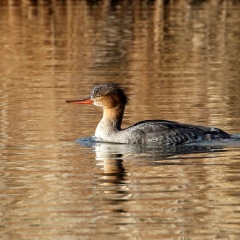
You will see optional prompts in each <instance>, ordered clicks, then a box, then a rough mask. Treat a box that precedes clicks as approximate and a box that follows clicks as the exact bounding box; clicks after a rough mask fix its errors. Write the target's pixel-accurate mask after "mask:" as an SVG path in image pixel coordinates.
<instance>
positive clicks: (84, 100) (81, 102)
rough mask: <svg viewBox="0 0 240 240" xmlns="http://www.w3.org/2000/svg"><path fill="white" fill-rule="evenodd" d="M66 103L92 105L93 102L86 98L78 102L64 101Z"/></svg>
mask: <svg viewBox="0 0 240 240" xmlns="http://www.w3.org/2000/svg"><path fill="white" fill-rule="evenodd" d="M66 103H75V104H92V103H93V100H92V99H91V98H90V97H88V98H85V99H80V100H66Z"/></svg>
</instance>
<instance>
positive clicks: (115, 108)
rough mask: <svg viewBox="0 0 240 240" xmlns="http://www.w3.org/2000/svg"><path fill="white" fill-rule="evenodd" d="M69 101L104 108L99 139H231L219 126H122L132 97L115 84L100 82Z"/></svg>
mask: <svg viewBox="0 0 240 240" xmlns="http://www.w3.org/2000/svg"><path fill="white" fill-rule="evenodd" d="M66 102H67V103H74V104H93V105H95V106H99V107H102V108H103V117H102V119H101V121H100V122H99V124H98V126H97V128H96V131H95V136H94V139H95V140H97V141H103V142H111V143H125V144H158V145H161V146H165V145H183V144H188V143H195V142H199V141H204V140H219V139H227V138H231V135H230V134H228V133H226V132H224V131H223V130H221V129H219V128H215V127H205V126H198V125H191V124H181V123H178V122H174V121H167V120H145V121H141V122H138V123H135V124H134V125H132V126H130V127H127V128H125V129H122V128H121V124H122V119H123V115H124V110H125V106H126V105H127V103H128V102H129V99H128V97H127V95H126V92H125V91H124V90H123V89H122V88H121V87H120V86H119V85H118V84H116V83H104V84H98V85H96V86H94V87H93V89H92V90H91V94H90V96H89V97H87V98H84V99H80V100H66Z"/></svg>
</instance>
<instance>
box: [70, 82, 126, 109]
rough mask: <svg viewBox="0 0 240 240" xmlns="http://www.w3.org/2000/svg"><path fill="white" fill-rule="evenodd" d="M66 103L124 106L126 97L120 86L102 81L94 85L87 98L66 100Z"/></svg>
mask: <svg viewBox="0 0 240 240" xmlns="http://www.w3.org/2000/svg"><path fill="white" fill-rule="evenodd" d="M66 102H67V103H76V104H94V105H96V106H100V107H103V108H106V109H110V108H115V107H117V106H119V105H121V106H125V105H126V104H127V102H128V98H127V96H126V94H125V92H124V90H123V89H122V88H120V87H119V86H118V85H117V84H116V83H104V84H99V85H96V86H95V87H94V88H93V89H92V91H91V95H90V97H88V98H85V99H82V100H67V101H66Z"/></svg>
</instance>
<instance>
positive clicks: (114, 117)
mask: <svg viewBox="0 0 240 240" xmlns="http://www.w3.org/2000/svg"><path fill="white" fill-rule="evenodd" d="M124 109H125V106H124V105H118V106H116V107H114V108H104V109H103V118H102V120H101V122H103V123H104V125H107V126H106V127H108V128H110V129H112V130H114V131H116V130H117V131H120V130H121V124H122V119H123V114H124ZM101 122H100V123H101Z"/></svg>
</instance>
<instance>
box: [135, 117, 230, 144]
mask: <svg viewBox="0 0 240 240" xmlns="http://www.w3.org/2000/svg"><path fill="white" fill-rule="evenodd" d="M131 128H132V129H133V130H141V131H142V132H143V135H144V137H145V143H159V144H161V145H178V144H183V143H190V142H195V141H200V140H211V139H221V138H229V137H230V135H229V134H227V133H226V132H224V131H222V130H221V129H218V128H211V127H204V126H198V125H190V124H180V123H177V122H172V121H165V120H147V121H141V122H138V123H136V124H134V125H133V126H131Z"/></svg>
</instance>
